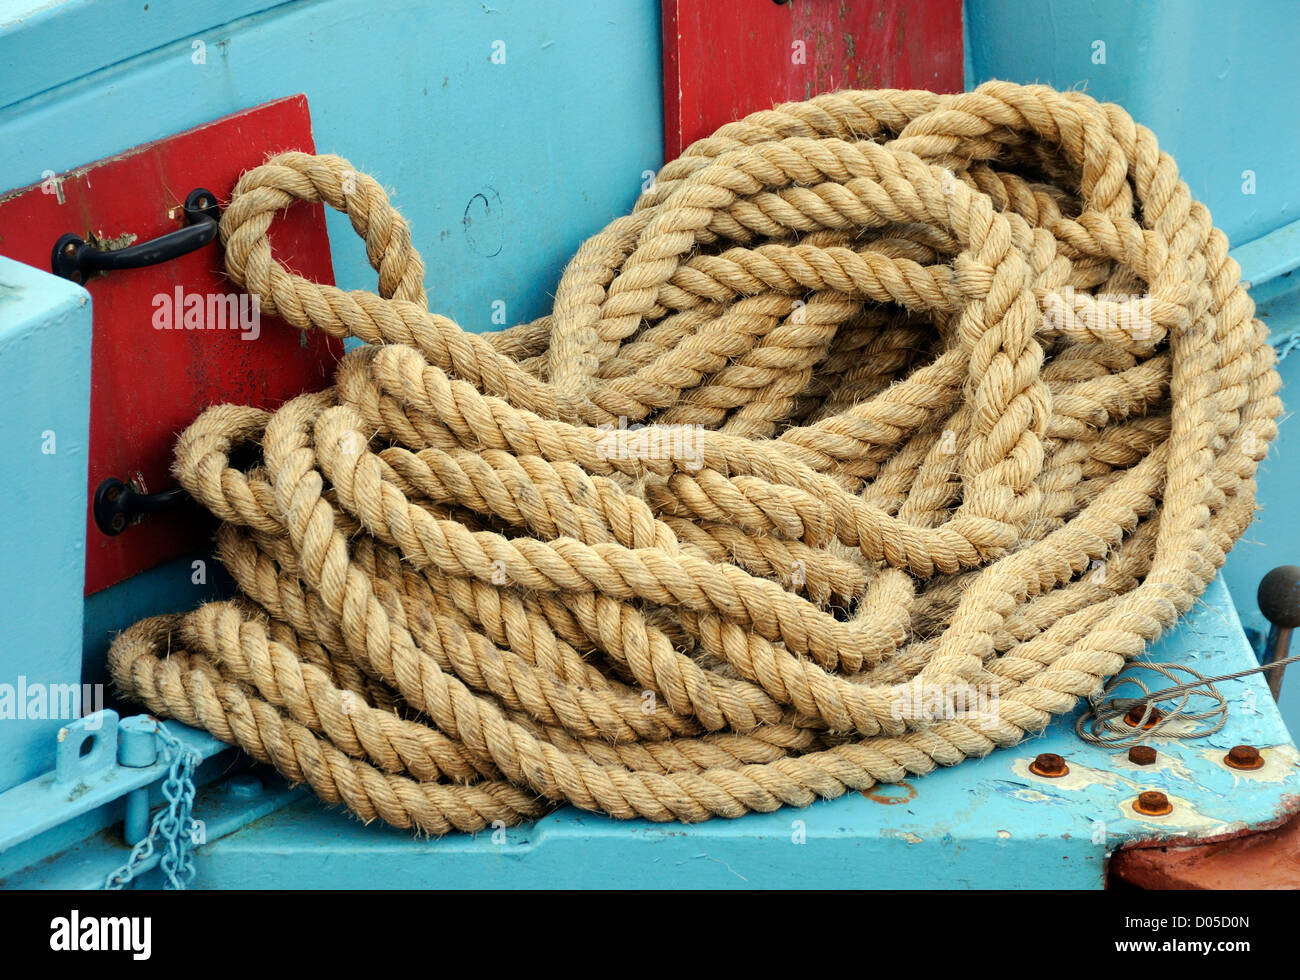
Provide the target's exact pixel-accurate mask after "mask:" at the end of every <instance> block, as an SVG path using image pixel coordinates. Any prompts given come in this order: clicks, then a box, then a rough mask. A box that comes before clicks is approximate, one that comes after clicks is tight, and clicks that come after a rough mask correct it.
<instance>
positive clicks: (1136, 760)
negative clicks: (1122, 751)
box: [1128, 745, 1156, 766]
mask: <svg viewBox="0 0 1300 980" xmlns="http://www.w3.org/2000/svg"><path fill="white" fill-rule="evenodd" d="M1128 761H1129V762H1131V763H1133V765H1135V766H1150V765H1153V764H1154V763H1155V761H1156V750H1155V749H1153V748H1152V747H1151V746H1149V745H1135V746H1133V747H1132V748H1131V749H1129V750H1128Z"/></svg>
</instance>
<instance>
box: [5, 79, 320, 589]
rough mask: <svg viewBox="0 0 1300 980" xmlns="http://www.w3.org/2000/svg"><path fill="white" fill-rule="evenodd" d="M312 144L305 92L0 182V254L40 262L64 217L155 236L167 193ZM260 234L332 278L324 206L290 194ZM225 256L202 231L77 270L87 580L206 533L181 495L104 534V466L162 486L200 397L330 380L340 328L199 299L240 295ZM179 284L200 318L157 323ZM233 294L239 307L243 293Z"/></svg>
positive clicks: (281, 397) (84, 227)
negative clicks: (183, 248) (99, 512)
mask: <svg viewBox="0 0 1300 980" xmlns="http://www.w3.org/2000/svg"><path fill="white" fill-rule="evenodd" d="M314 149H315V146H314V143H313V141H312V135H311V118H310V116H309V114H308V111H307V99H306V97H305V96H302V95H297V96H291V97H289V98H286V99H280V100H278V101H276V102H270V103H267V104H266V105H263V106H259V107H257V108H255V109H249V110H247V111H245V112H240V113H237V114H235V115H233V116H227V117H226V118H224V119H220V120H218V121H216V122H213V123H209V124H208V125H206V126H200V127H199V128H197V129H192V130H190V131H188V132H185V133H181V134H178V135H176V136H172V137H168V138H167V139H163V140H159V141H158V142H155V143H148V144H145V145H143V146H139V147H136V148H134V149H132V150H130V151H128V152H127V153H124V154H122V155H120V156H117V157H113V158H111V159H108V160H102V161H100V162H98V163H94V164H91V165H89V166H86V167H81V168H78V169H76V170H73V171H71V172H69V173H68V174H65V175H63V176H62V177H60V178H54V179H51V180H49V181H46V182H45V183H44V184H43V185H35V186H33V187H30V188H24V189H23V190H19V191H15V192H13V193H11V194H5V195H0V254H3V255H7V256H9V257H10V258H14V259H17V260H18V261H20V262H26V263H27V264H28V265H33V266H37V267H38V268H41V269H49V267H50V250H51V248H52V247H53V245H54V242H55V240H56V239H57V238H58V237H59V236H60V235H62V234H64V233H65V232H72V233H73V234H76V235H79V236H80V237H82V238H85V239H87V240H89V236H90V235H91V234H92V233H93V234H94V235H95V236H96V237H97V238H99V239H121V236H134V240H135V241H139V242H143V241H147V240H149V239H152V238H156V237H158V236H159V235H163V234H166V233H167V232H169V231H173V230H175V229H176V228H178V227H181V226H182V225H183V224H184V215H183V213H182V211H181V209H180V204H181V202H183V201H184V200H185V196H186V195H187V194H188V193H189V192H190V191H191V190H193V189H194V188H196V187H204V188H206V189H208V190H210V191H212V192H214V193H215V194H216V196H217V198H218V200H219V201H220V202H221V203H222V204H223V205H225V204H227V203H229V200H230V194H231V191H232V190H233V189H234V186H235V181H236V180H237V179H238V178H239V175H240V174H241V173H243V172H244V171H245V170H247V169H249V168H250V167H255V166H257V165H258V164H260V163H262V162H263V161H264V160H265V159H266V158H267V157H268V156H269V155H271V154H273V153H279V152H281V151H284V150H304V151H308V152H312V151H314ZM271 235H272V244H273V247H274V248H275V251H276V254H277V255H280V256H290V257H291V258H290V259H289V260H288V262H287V264H288V265H289V266H290V267H291V268H293V269H294V270H295V271H297V272H299V273H300V274H302V275H304V276H306V277H308V278H309V279H314V280H316V281H317V282H326V283H333V281H334V269H333V265H332V263H331V261H330V251H329V239H328V238H327V237H326V231H325V212H324V207H323V206H322V205H319V204H317V205H307V204H303V203H299V204H296V205H294V206H293V207H292V208H291V209H290V210H289V212H288V214H287V215H286V216H284V217H283V218H281V219H279V220H277V221H276V222H275V225H274V228H273V229H272V232H271ZM122 241H123V244H129V243H130V242H129V241H127V240H125V239H122ZM222 269H223V264H222V256H221V248H220V244H219V243H214V244H210V245H207V246H205V247H203V248H201V249H199V250H198V251H195V252H191V253H190V254H188V255H184V256H182V257H180V258H178V259H174V260H172V261H170V262H165V263H162V264H160V265H155V266H149V267H147V268H142V269H130V270H124V271H117V272H110V273H107V274H105V275H100V276H96V277H93V278H92V279H91V281H90V282H89V283H87V286H86V288H87V289H88V290H89V292H90V294H91V297H92V298H93V301H94V339H93V342H92V353H91V358H92V363H91V393H90V455H89V470H90V482H89V487H88V488H87V502H86V514H87V532H86V533H87V537H86V594H87V595H89V594H90V593H92V592H96V591H98V590H100V589H103V588H106V587H108V586H110V585H113V584H115V583H117V582H120V581H122V580H123V579H125V578H128V577H130V576H132V575H135V574H136V573H138V572H141V571H144V570H145V569H147V568H151V567H153V566H154V565H157V564H158V563H160V562H162V561H165V560H167V559H169V558H173V557H175V556H177V555H179V554H183V553H184V552H186V551H189V550H191V549H193V548H194V547H196V546H198V545H199V544H201V543H202V542H203V541H204V540H205V538H206V537H207V535H208V534H210V532H211V526H210V525H208V524H205V523H204V522H203V521H202V520H200V519H198V518H197V508H192V505H188V506H184V507H181V508H179V509H178V510H175V511H171V512H165V513H157V514H153V515H150V516H149V517H147V518H146V519H145V520H144V522H143V523H141V524H138V525H136V526H134V527H130V528H128V529H127V530H126V531H125V532H123V533H122V534H120V535H117V536H116V537H108V536H106V535H104V534H102V533H101V532H100V531H99V529H98V528H97V527H96V526H95V524H94V521H93V519H92V518H91V517H90V498H91V496H92V495H93V493H94V489H95V487H96V486H98V485H99V483H100V481H101V480H103V479H105V478H106V477H110V476H113V477H118V478H120V479H123V480H129V479H131V478H132V477H134V476H135V475H136V474H139V476H140V477H141V478H142V480H143V483H144V486H145V488H146V489H147V490H148V491H149V492H151V493H157V492H159V491H161V490H167V489H170V488H171V487H173V486H175V483H174V481H173V480H172V478H171V475H170V474H169V472H168V470H169V467H170V464H171V454H172V446H173V443H174V442H175V439H176V436H177V434H178V433H179V432H180V431H181V430H182V429H184V428H185V426H187V425H188V424H189V423H190V422H191V421H193V420H194V417H195V416H196V415H198V414H199V412H200V411H202V410H203V409H204V408H206V407H207V406H209V405H213V404H217V403H220V402H237V403H243V404H256V405H262V406H265V407H267V408H274V407H275V406H277V405H279V404H281V403H283V402H284V401H285V400H287V399H288V398H291V397H293V396H294V395H297V394H299V393H301V392H303V391H306V390H316V389H320V388H323V387H325V386H326V385H328V384H329V383H330V378H331V377H332V375H333V367H334V362H335V361H336V360H337V359H338V357H339V355H340V354H341V351H342V346H341V344H340V343H339V342H338V341H334V340H330V339H329V338H327V337H325V336H324V335H323V334H319V333H314V332H313V333H310V334H304V333H301V332H300V331H297V330H294V329H293V328H292V327H289V326H288V325H287V324H285V323H284V322H283V321H282V320H279V319H277V318H273V317H269V316H265V317H260V318H259V320H258V321H257V322H256V328H257V329H256V336H255V335H254V334H255V331H254V329H253V326H252V325H249V326H247V327H245V326H244V324H243V323H241V322H238V321H235V322H233V323H232V322H230V321H228V320H226V319H225V317H224V315H223V314H224V312H225V309H219V308H218V304H216V303H213V304H212V305H211V306H209V301H208V300H209V297H224V296H231V295H235V296H239V295H241V294H239V293H238V292H237V291H236V290H235V288H234V286H233V284H232V283H231V282H230V281H229V280H227V279H226V278H225V275H224V272H223V271H222ZM177 288H180V289H181V290H182V291H183V297H184V298H188V297H189V296H192V295H197V296H200V297H201V298H202V301H203V308H204V315H203V321H202V322H203V327H204V328H203V329H158V328H157V325H158V324H165V322H166V321H165V320H164V314H163V312H162V311H163V309H164V307H168V308H173V307H174V297H175V290H176V289H177ZM236 302H237V303H238V302H239V301H238V300H237V301H236ZM243 302H245V303H247V300H243ZM226 309H228V307H226ZM244 309H245V310H247V311H249V312H251V306H247V305H246V306H245V307H244ZM209 310H210V311H211V312H210V313H209ZM182 320H183V318H182Z"/></svg>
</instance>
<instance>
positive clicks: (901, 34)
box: [663, 0, 963, 160]
mask: <svg viewBox="0 0 1300 980" xmlns="http://www.w3.org/2000/svg"><path fill="white" fill-rule="evenodd" d="M663 31H664V150H665V154H666V159H669V160H671V159H673V158H674V157H676V156H677V155H678V154H680V153H681V151H682V149H683V148H684V147H686V146H688V145H689V144H690V143H692V142H694V141H695V140H697V139H700V138H701V137H704V136H708V135H709V134H710V133H711V132H713V131H714V130H715V129H717V128H718V127H719V126H721V125H722V124H723V123H726V122H730V121H732V120H733V119H739V118H741V117H742V116H745V115H747V114H749V113H751V112H755V111H757V110H759V109H770V108H771V107H772V106H773V105H775V104H777V103H779V102H790V101H794V100H800V99H809V98H812V97H813V96H814V95H818V94H820V93H822V92H831V91H834V90H836V89H841V88H858V89H865V88H923V89H930V90H931V91H934V92H959V91H961V89H962V84H963V63H962V36H961V0H792V2H790V3H787V4H777V3H774V2H773V0H663ZM796 41H801V42H803V55H804V59H805V60H804V63H803V64H798V63H796V61H795V59H794V57H793V56H794V55H795V47H794V43H795V42H796Z"/></svg>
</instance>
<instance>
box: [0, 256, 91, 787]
mask: <svg viewBox="0 0 1300 980" xmlns="http://www.w3.org/2000/svg"><path fill="white" fill-rule="evenodd" d="M90 320H91V314H90V296H89V295H88V294H87V293H86V291H85V290H84V289H82V288H81V287H80V286H74V285H73V284H72V283H70V282H67V281H65V280H63V279H58V278H56V277H55V276H52V275H50V274H49V273H48V272H42V271H40V270H37V269H33V268H31V267H30V266H26V265H22V264H21V263H18V262H14V261H12V260H10V259H6V258H3V257H0V399H3V402H2V403H0V418H3V419H4V422H3V424H2V425H0V486H3V487H6V488H8V492H9V495H10V497H11V510H10V513H9V514H8V515H7V516H6V518H5V519H4V520H3V521H0V555H3V556H4V560H3V561H0V621H2V622H3V624H4V625H3V638H2V639H0V791H3V790H6V789H8V788H9V787H11V786H14V785H16V784H18V783H21V782H23V781H24V780H27V779H30V778H32V777H33V776H35V775H37V774H38V773H40V772H43V771H45V770H46V769H49V768H51V767H52V766H53V765H54V744H55V743H54V733H55V732H57V731H58V730H59V727H60V725H62V724H63V723H64V721H66V720H70V718H75V717H76V714H71V715H70V716H69V715H67V714H66V712H67V711H69V710H71V711H76V710H77V707H76V705H79V703H80V697H81V693H82V691H81V615H82V607H81V592H82V581H83V578H84V569H85V547H86V535H85V522H86V516H85V515H86V503H85V500H86V452H87V445H88V442H87V440H88V435H89V421H90ZM35 685H41V686H42V687H41V690H40V691H38V692H37V693H36V694H35V695H34V696H33V695H31V694H30V692H32V691H34V690H36V688H35ZM50 685H57V686H58V687H59V690H60V693H59V694H57V695H55V696H53V697H51V696H50V691H51V688H50ZM74 696H75V697H76V698H77V699H78V700H77V701H76V702H75V704H74V702H73V701H71V700H69V698H71V697H74ZM92 700H93V697H92ZM38 710H39V714H40V715H41V716H42V717H41V718H33V717H32V716H33V715H35V714H37V713H38ZM53 714H63V715H65V717H64V718H63V720H62V721H61V720H59V719H57V718H51V717H49V716H50V715H53Z"/></svg>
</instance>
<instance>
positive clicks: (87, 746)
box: [81, 735, 95, 759]
mask: <svg viewBox="0 0 1300 980" xmlns="http://www.w3.org/2000/svg"><path fill="white" fill-rule="evenodd" d="M94 750H95V736H94V735H91V736H90V737H89V738H87V739H86V740H85V741H84V742H82V743H81V757H82V758H83V759H84V758H85V757H86V756H88V755H90V753H91V752H93V751H94Z"/></svg>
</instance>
